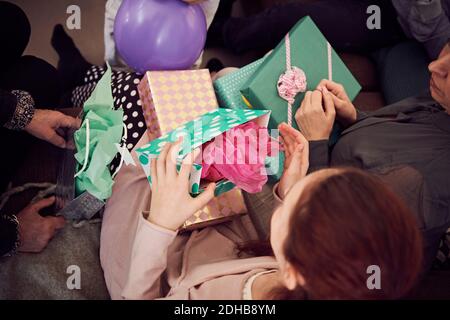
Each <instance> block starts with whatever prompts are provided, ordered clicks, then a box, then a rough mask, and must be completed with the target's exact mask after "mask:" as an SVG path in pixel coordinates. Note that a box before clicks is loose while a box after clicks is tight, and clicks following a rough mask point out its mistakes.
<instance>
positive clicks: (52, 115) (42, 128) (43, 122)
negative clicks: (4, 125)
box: [25, 109, 81, 148]
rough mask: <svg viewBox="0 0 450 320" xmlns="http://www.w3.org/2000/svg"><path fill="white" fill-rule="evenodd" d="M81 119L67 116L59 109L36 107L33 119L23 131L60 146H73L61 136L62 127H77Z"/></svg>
mask: <svg viewBox="0 0 450 320" xmlns="http://www.w3.org/2000/svg"><path fill="white" fill-rule="evenodd" d="M80 125H81V120H80V119H77V118H73V117H71V116H67V115H65V114H63V113H61V112H59V111H53V110H41V109H36V110H35V113H34V116H33V119H32V120H31V122H30V123H29V124H28V125H27V126H26V127H25V131H27V132H28V133H29V134H31V135H33V136H35V137H36V138H39V139H42V140H45V141H48V142H50V143H51V144H54V145H55V146H57V147H60V148H73V147H74V146H73V145H70V144H69V143H68V142H67V141H66V140H64V138H63V135H64V134H63V132H62V130H64V129H78V128H79V127H80Z"/></svg>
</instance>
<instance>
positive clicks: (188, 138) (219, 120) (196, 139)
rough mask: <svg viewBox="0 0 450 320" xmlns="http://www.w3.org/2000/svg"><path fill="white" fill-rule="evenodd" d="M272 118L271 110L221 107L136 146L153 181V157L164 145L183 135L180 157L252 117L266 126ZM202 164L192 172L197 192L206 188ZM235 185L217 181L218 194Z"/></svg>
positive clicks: (191, 188)
mask: <svg viewBox="0 0 450 320" xmlns="http://www.w3.org/2000/svg"><path fill="white" fill-rule="evenodd" d="M269 118H270V111H268V110H232V109H217V110H213V111H210V112H208V113H206V114H204V115H202V116H201V117H198V118H196V119H195V120H193V121H190V122H187V123H185V124H184V125H182V126H180V127H178V128H177V129H176V130H173V131H171V132H169V133H167V134H165V135H164V136H162V137H160V138H158V139H155V140H153V141H152V142H150V143H149V144H147V145H145V146H143V147H141V148H139V149H137V150H136V153H137V154H138V158H139V162H140V164H141V166H142V167H143V169H144V172H145V174H146V176H147V178H148V180H149V182H150V185H151V174H150V173H151V159H154V158H157V157H158V156H159V154H160V152H161V151H162V148H163V146H164V145H165V144H166V143H168V142H175V141H178V139H179V137H183V145H182V148H181V151H180V154H179V161H180V162H181V159H183V158H184V157H185V156H186V155H187V154H189V153H190V152H192V150H195V149H197V148H198V147H200V146H202V145H203V144H205V143H207V142H209V141H211V140H213V139H214V138H216V137H218V136H219V135H221V134H223V133H224V132H226V131H228V130H230V129H232V128H235V127H237V126H239V125H241V124H244V123H247V122H249V121H255V122H256V123H257V124H258V125H259V126H261V127H266V126H267V124H268V122H269ZM201 171H202V166H201V165H200V164H194V165H193V168H192V170H191V175H190V193H191V195H192V196H196V195H198V194H200V193H201V192H203V191H204V190H205V186H204V185H203V184H202V183H201V181H200V178H201ZM234 187H235V185H234V184H233V183H232V182H230V181H228V180H226V179H223V180H221V181H219V182H217V183H216V190H215V195H216V196H218V195H220V194H223V193H225V192H227V191H230V190H231V189H233V188H234Z"/></svg>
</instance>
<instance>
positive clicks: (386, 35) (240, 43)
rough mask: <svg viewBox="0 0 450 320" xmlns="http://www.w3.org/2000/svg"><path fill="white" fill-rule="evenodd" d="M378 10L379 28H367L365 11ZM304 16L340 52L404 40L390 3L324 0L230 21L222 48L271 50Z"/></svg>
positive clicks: (274, 8)
mask: <svg viewBox="0 0 450 320" xmlns="http://www.w3.org/2000/svg"><path fill="white" fill-rule="evenodd" d="M372 4H376V5H379V6H380V8H381V29H380V30H369V29H368V28H367V19H368V17H369V15H368V14H367V8H368V7H369V5H372ZM305 16H310V17H311V18H312V19H313V20H314V22H315V23H316V24H317V26H318V27H319V29H320V30H321V31H322V33H323V34H324V35H325V37H327V39H328V41H329V42H330V43H331V45H333V46H334V48H335V49H336V50H339V51H356V52H364V51H371V50H373V49H375V48H380V47H383V46H387V45H390V44H392V43H395V42H397V41H398V40H399V39H401V38H402V37H403V33H402V31H401V28H400V26H399V25H398V23H397V19H396V13H395V10H394V8H393V7H392V5H391V4H390V1H380V0H376V1H368V0H323V1H317V2H312V3H307V4H303V3H290V4H286V5H280V6H274V7H272V8H270V9H268V10H266V11H264V12H263V13H261V14H258V15H255V16H252V17H248V18H231V19H230V20H228V22H226V24H225V26H224V30H223V36H224V42H225V46H226V47H227V48H229V49H231V50H233V51H235V52H237V53H242V52H246V51H249V50H265V51H269V50H271V49H273V48H274V47H275V46H276V45H277V44H278V43H279V42H280V41H281V39H282V38H283V37H284V35H285V34H286V33H287V32H288V31H289V30H290V29H291V28H292V27H293V26H294V25H295V24H296V23H297V22H298V20H300V19H301V18H303V17H305Z"/></svg>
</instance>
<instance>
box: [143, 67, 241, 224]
mask: <svg viewBox="0 0 450 320" xmlns="http://www.w3.org/2000/svg"><path fill="white" fill-rule="evenodd" d="M138 90H139V96H140V98H141V102H142V110H143V112H144V117H145V122H146V125H147V134H148V135H149V137H150V139H151V140H153V139H156V138H158V137H160V136H162V135H164V134H166V133H169V132H170V131H173V130H175V129H176V128H177V127H179V126H181V125H182V124H184V123H186V122H189V121H192V120H194V119H196V118H198V117H200V116H202V115H204V114H205V113H208V112H209V111H212V110H214V109H217V108H218V107H219V106H218V103H217V99H216V95H215V92H214V88H213V85H212V80H211V75H210V73H209V70H207V69H202V70H183V71H148V72H147V73H146V74H145V76H144V77H143V78H142V81H141V83H140V84H139V86H138ZM245 213H247V208H246V206H245V202H244V197H243V195H242V191H241V190H240V189H237V188H234V189H232V190H231V191H228V192H226V193H224V194H221V195H220V196H218V197H216V198H214V199H212V200H211V202H210V203H208V205H206V206H205V207H204V208H203V209H201V210H199V211H197V212H196V213H195V214H194V215H193V216H192V217H191V218H190V219H189V220H188V221H186V222H185V224H184V225H183V227H182V228H181V230H185V231H186V230H193V229H198V228H202V227H206V226H209V225H214V224H217V223H221V222H224V221H227V220H229V219H230V218H231V217H233V216H236V215H242V214H245Z"/></svg>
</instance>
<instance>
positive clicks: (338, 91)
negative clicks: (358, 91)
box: [317, 80, 356, 127]
mask: <svg viewBox="0 0 450 320" xmlns="http://www.w3.org/2000/svg"><path fill="white" fill-rule="evenodd" d="M317 90H320V91H322V92H323V91H324V90H326V91H328V92H329V93H330V95H331V98H333V103H334V106H335V108H336V115H337V120H338V121H339V122H340V123H341V124H342V125H343V126H345V127H349V126H350V125H352V124H353V123H355V122H356V108H355V106H354V105H353V103H352V102H351V100H350V99H349V97H348V95H347V93H346V92H345V88H344V86H343V85H341V84H339V83H336V82H333V81H330V80H322V81H320V83H319V85H318V86H317Z"/></svg>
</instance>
